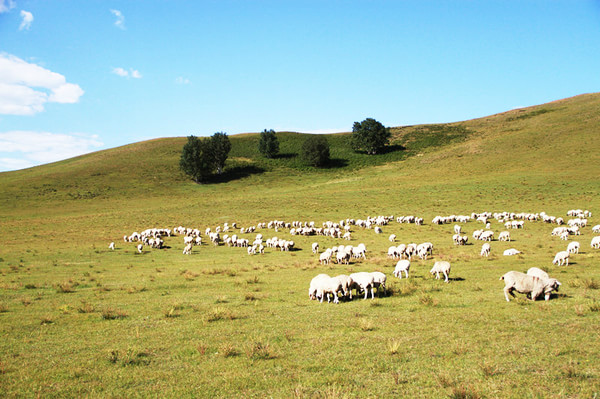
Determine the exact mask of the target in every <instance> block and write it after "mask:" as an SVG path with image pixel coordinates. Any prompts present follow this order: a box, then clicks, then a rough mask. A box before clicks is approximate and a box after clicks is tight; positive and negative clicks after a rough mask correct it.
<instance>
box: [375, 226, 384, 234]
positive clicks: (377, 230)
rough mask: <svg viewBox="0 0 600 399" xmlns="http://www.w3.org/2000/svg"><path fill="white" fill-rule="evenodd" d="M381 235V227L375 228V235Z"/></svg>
mask: <svg viewBox="0 0 600 399" xmlns="http://www.w3.org/2000/svg"><path fill="white" fill-rule="evenodd" d="M381 233H383V230H381V227H379V226H375V234H381Z"/></svg>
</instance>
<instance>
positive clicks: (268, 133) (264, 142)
mask: <svg viewBox="0 0 600 399" xmlns="http://www.w3.org/2000/svg"><path fill="white" fill-rule="evenodd" d="M258 151H259V152H260V153H261V154H262V155H263V156H264V157H266V158H274V157H275V156H276V155H277V154H278V153H279V140H278V139H277V136H276V135H275V130H273V129H271V130H267V129H265V130H263V131H262V133H261V134H260V140H259V142H258Z"/></svg>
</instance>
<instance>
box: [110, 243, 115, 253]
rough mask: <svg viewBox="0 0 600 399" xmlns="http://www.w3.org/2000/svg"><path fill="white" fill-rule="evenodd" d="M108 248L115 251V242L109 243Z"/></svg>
mask: <svg viewBox="0 0 600 399" xmlns="http://www.w3.org/2000/svg"><path fill="white" fill-rule="evenodd" d="M108 249H112V250H113V251H114V250H115V243H114V242H111V243H110V244H108Z"/></svg>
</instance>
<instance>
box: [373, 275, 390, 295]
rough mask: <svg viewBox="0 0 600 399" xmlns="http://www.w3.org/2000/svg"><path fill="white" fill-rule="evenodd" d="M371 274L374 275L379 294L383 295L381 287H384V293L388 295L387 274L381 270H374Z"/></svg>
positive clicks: (374, 282)
mask: <svg viewBox="0 0 600 399" xmlns="http://www.w3.org/2000/svg"><path fill="white" fill-rule="evenodd" d="M371 275H372V276H373V287H375V288H377V296H381V293H380V291H379V287H383V294H384V295H387V290H386V288H385V282H386V281H387V277H386V275H385V274H383V273H381V272H372V273H371Z"/></svg>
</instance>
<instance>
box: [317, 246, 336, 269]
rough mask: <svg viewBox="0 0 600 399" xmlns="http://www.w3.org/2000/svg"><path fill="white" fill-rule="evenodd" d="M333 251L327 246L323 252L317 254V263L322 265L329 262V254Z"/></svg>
mask: <svg viewBox="0 0 600 399" xmlns="http://www.w3.org/2000/svg"><path fill="white" fill-rule="evenodd" d="M332 254H333V251H332V250H331V249H330V248H327V250H326V251H325V252H323V253H322V254H321V255H319V263H321V264H322V265H328V264H329V263H330V262H331V255H332Z"/></svg>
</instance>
